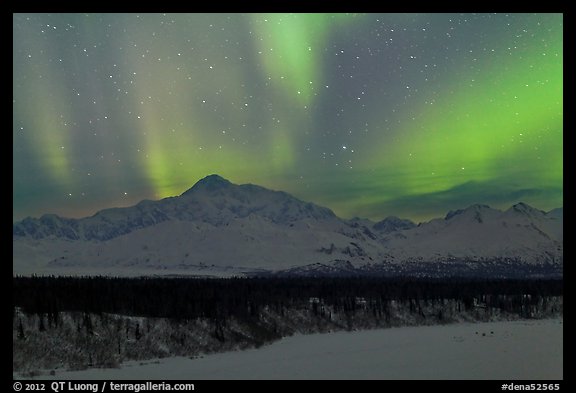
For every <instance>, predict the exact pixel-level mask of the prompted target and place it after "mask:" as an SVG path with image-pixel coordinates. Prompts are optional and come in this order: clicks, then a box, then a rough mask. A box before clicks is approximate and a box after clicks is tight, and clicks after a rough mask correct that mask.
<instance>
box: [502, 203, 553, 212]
mask: <svg viewBox="0 0 576 393" xmlns="http://www.w3.org/2000/svg"><path fill="white" fill-rule="evenodd" d="M508 211H509V212H516V213H523V214H529V215H530V214H545V212H543V211H541V210H538V209H535V208H533V207H532V206H530V205H528V204H526V203H524V202H518V203H517V204H515V205H513V206H512V207H511V208H510V209H508Z"/></svg>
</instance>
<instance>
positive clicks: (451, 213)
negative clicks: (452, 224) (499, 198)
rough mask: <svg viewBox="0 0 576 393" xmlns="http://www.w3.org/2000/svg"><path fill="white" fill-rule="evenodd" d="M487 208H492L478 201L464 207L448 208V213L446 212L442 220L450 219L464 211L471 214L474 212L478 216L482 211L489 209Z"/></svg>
mask: <svg viewBox="0 0 576 393" xmlns="http://www.w3.org/2000/svg"><path fill="white" fill-rule="evenodd" d="M489 210H492V209H491V207H490V206H488V205H482V204H480V203H475V204H473V205H470V206H468V207H467V208H465V209H458V210H450V211H449V212H448V214H446V217H444V220H450V219H451V218H453V217H455V216H459V215H461V214H466V213H473V214H475V216H476V217H479V216H480V215H481V214H482V213H483V212H485V211H489ZM477 220H478V219H477Z"/></svg>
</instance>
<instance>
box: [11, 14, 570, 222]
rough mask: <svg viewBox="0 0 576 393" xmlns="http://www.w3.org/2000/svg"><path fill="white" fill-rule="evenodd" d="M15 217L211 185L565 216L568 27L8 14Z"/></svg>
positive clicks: (374, 206)
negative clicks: (528, 209) (218, 179)
mask: <svg viewBox="0 0 576 393" xmlns="http://www.w3.org/2000/svg"><path fill="white" fill-rule="evenodd" d="M13 48H14V49H13V220H20V219H22V218H24V217H26V216H35V217H38V216H40V215H42V214H44V213H56V214H60V215H63V216H67V217H82V216H87V215H91V214H93V213H95V212H96V211H97V210H100V209H103V208H107V207H117V206H129V205H132V204H135V203H137V202H138V201H140V200H142V199H159V198H163V197H167V196H174V195H179V194H180V193H182V192H184V191H185V190H186V189H188V188H189V187H191V186H192V185H193V184H194V183H195V182H196V181H198V180H199V179H200V178H202V177H205V176H207V175H209V174H212V173H217V174H219V175H221V176H223V177H225V178H227V179H229V180H230V181H232V182H233V183H238V184H242V183H254V184H258V185H261V186H264V187H267V188H271V189H278V190H283V191H286V192H288V193H291V194H292V195H294V196H296V197H298V198H300V199H303V200H307V201H311V202H315V203H317V204H320V205H323V206H327V207H329V208H331V209H333V210H334V211H335V213H336V214H338V215H339V216H341V217H344V218H351V217H353V216H359V217H366V218H371V219H374V220H380V219H382V218H384V217H386V216H388V215H396V216H399V217H403V218H410V219H413V220H415V221H422V220H427V219H430V218H432V217H439V216H443V215H445V214H446V212H447V211H448V210H451V209H457V208H464V207H467V206H468V205H470V204H473V203H483V204H488V205H490V206H492V207H495V208H508V207H509V206H510V205H511V204H513V203H517V202H519V201H523V202H525V203H528V204H530V205H532V206H534V207H537V208H539V209H542V210H549V209H552V208H555V207H560V206H562V205H563V186H562V180H563V16H562V14H14V15H13Z"/></svg>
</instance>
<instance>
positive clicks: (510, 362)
mask: <svg viewBox="0 0 576 393" xmlns="http://www.w3.org/2000/svg"><path fill="white" fill-rule="evenodd" d="M39 378H45V379H58V380H61V379H62V380H67V379H107V380H121V379H135V380H138V379H145V380H158V379H163V380H205V379H208V380H220V379H326V380H332V379H426V380H428V379H450V380H454V379H479V380H485V379H505V380H517V379H521V380H540V379H545V380H553V379H562V378H563V323H562V319H547V320H521V321H506V322H487V323H459V324H453V325H443V326H419V327H400V328H390V329H378V330H367V331H354V332H334V333H328V334H312V335H295V336H292V337H286V338H284V339H282V340H280V341H277V342H275V343H273V344H271V345H268V346H265V347H262V348H260V349H251V350H245V351H238V352H227V353H220V354H211V355H204V356H203V357H200V358H196V359H190V358H186V357H173V358H165V359H156V360H150V361H145V362H127V363H124V364H123V365H122V367H121V368H119V369H88V370H83V371H71V372H60V371H57V372H56V374H55V375H54V376H50V375H43V376H41V377H39Z"/></svg>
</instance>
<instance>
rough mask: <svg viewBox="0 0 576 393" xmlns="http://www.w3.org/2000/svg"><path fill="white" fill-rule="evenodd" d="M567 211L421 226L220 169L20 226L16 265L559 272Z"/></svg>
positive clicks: (466, 214)
mask: <svg viewBox="0 0 576 393" xmlns="http://www.w3.org/2000/svg"><path fill="white" fill-rule="evenodd" d="M562 266H563V209H562V208H558V209H554V210H551V211H549V212H544V211H541V210H538V209H535V208H533V207H531V206H529V205H527V204H524V203H517V204H515V205H513V206H512V207H510V208H509V209H507V210H505V211H500V210H497V209H493V208H490V207H489V206H486V205H480V204H477V205H472V206H469V207H467V208H465V209H459V210H453V211H450V212H448V213H447V214H446V216H445V217H443V218H436V219H433V220H431V221H428V222H424V223H420V224H418V225H416V224H415V223H414V222H412V221H410V220H406V219H400V218H398V217H392V216H391V217H387V218H385V219H384V220H382V221H380V222H372V221H370V220H367V219H358V218H355V219H351V220H345V219H341V218H339V217H337V216H336V215H335V214H334V213H333V212H332V211H331V210H330V209H328V208H325V207H322V206H318V205H315V204H313V203H308V202H304V201H301V200H299V199H297V198H295V197H293V196H291V195H290V194H287V193H285V192H281V191H272V190H269V189H266V188H263V187H260V186H257V185H253V184H243V185H236V184H233V183H231V182H229V181H228V180H226V179H223V178H222V177H220V176H218V175H210V176H207V177H205V178H204V179H202V180H200V181H198V182H197V183H196V184H195V185H194V186H193V187H192V188H190V189H189V190H187V191H185V192H184V193H182V194H181V195H179V196H176V197H169V198H165V199H162V200H158V201H150V200H144V201H142V202H140V203H138V204H136V205H135V206H131V207H126V208H113V209H105V210H102V211H99V212H98V213H96V214H94V215H93V216H90V217H86V218H81V219H71V218H63V217H59V216H57V215H44V216H42V217H41V218H39V219H36V218H26V219H24V220H22V221H20V222H16V223H14V224H13V274H24V275H28V274H61V275H69V274H75V275H78V274H80V275H88V274H100V275H129V276H137V275H209V276H230V275H277V274H293V275H318V274H321V275H326V274H332V275H341V274H363V275H373V274H378V275H397V274H407V275H417V276H421V275H425V276H450V275H476V276H498V277H505V276H506V277H508V276H514V277H517V276H520V277H524V276H550V275H552V276H559V275H560V276H561V275H562V272H563V268H562Z"/></svg>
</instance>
